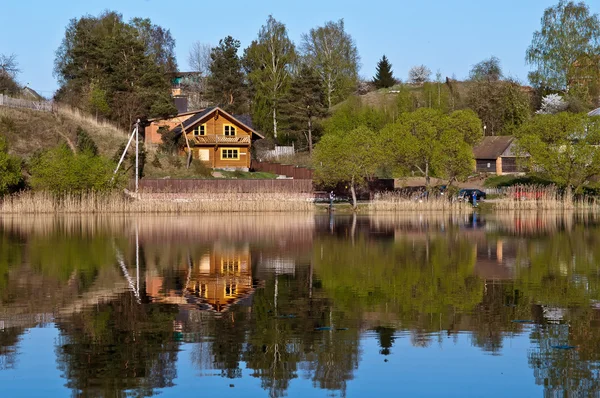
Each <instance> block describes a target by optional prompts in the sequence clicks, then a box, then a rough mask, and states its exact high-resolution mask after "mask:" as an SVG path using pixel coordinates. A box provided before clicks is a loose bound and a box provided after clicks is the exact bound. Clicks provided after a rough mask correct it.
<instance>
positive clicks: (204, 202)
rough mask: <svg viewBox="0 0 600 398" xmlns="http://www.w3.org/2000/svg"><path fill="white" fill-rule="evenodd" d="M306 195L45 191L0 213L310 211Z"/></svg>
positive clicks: (16, 199)
mask: <svg viewBox="0 0 600 398" xmlns="http://www.w3.org/2000/svg"><path fill="white" fill-rule="evenodd" d="M313 209H314V206H313V203H312V201H311V200H310V195H309V194H293V195H291V194H277V193H270V194H259V193H214V194H212V193H204V194H191V195H190V194H188V195H185V196H183V195H178V194H169V193H164V194H151V195H150V194H146V195H145V194H139V196H137V198H132V197H129V196H126V195H124V194H122V193H118V192H113V193H93V192H90V193H84V194H67V195H63V196H60V197H57V196H55V195H53V194H50V193H47V192H24V193H21V194H17V195H12V196H8V197H5V198H4V200H3V201H2V202H0V214H49V213H219V212H288V211H312V210H313Z"/></svg>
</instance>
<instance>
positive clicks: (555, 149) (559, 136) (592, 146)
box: [517, 112, 600, 191]
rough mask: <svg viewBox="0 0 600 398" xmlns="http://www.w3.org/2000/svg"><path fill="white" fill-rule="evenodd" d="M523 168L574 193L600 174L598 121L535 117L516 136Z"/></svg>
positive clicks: (578, 117)
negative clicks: (524, 160) (523, 161)
mask: <svg viewBox="0 0 600 398" xmlns="http://www.w3.org/2000/svg"><path fill="white" fill-rule="evenodd" d="M517 137H518V146H519V148H520V152H521V153H522V154H528V155H529V157H527V158H526V166H528V167H529V169H531V170H535V171H537V172H539V173H540V174H541V176H543V177H545V178H548V179H551V180H552V181H554V182H555V183H557V184H559V185H561V186H567V187H574V188H575V189H576V191H577V190H579V189H581V187H582V186H583V185H584V184H586V183H587V182H588V180H589V179H590V178H591V177H592V176H594V175H598V174H600V148H599V147H598V144H600V121H599V120H598V118H590V117H588V116H587V115H585V114H583V115H578V114H572V113H567V112H561V113H558V114H556V115H551V114H548V115H536V116H535V117H534V118H533V119H531V120H530V121H529V122H527V123H525V124H524V125H523V126H522V128H521V129H520V130H519V132H518V136H517Z"/></svg>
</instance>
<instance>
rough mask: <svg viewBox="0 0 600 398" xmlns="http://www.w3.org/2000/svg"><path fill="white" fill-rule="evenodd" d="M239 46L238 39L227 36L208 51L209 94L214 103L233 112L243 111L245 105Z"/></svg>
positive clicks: (244, 88)
mask: <svg viewBox="0 0 600 398" xmlns="http://www.w3.org/2000/svg"><path fill="white" fill-rule="evenodd" d="M239 48H240V41H239V40H236V39H234V38H233V37H231V36H227V37H226V38H224V39H221V40H219V45H218V46H217V47H214V48H213V49H212V50H211V52H210V58H211V60H212V62H211V64H210V76H209V78H208V85H209V96H210V98H211V99H212V101H213V102H214V103H215V104H218V105H220V106H222V107H223V109H225V110H226V111H227V112H233V113H244V111H245V107H246V105H247V104H246V87H245V83H244V73H243V71H242V61H241V59H240V57H239V56H238V50H239Z"/></svg>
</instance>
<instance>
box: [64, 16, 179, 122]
mask: <svg viewBox="0 0 600 398" xmlns="http://www.w3.org/2000/svg"><path fill="white" fill-rule="evenodd" d="M174 46H175V41H174V40H173V39H172V37H171V35H170V33H169V31H168V30H164V29H163V28H161V27H160V26H156V25H152V23H151V22H150V20H147V19H139V18H136V19H134V20H132V21H131V22H130V23H125V22H124V21H123V18H122V16H121V15H120V14H117V13H115V12H110V11H107V12H105V13H103V14H101V15H99V16H98V17H93V16H84V17H81V18H79V19H72V20H71V21H70V22H69V24H68V26H67V28H66V31H65V37H64V38H63V41H62V44H61V46H60V47H59V49H58V50H57V52H56V59H55V67H54V72H55V75H56V77H57V78H58V80H59V83H60V88H59V90H58V92H57V93H56V98H57V99H59V100H61V101H64V102H67V103H69V104H70V105H72V106H74V107H77V108H80V109H92V110H94V111H98V112H99V113H103V114H105V115H106V116H107V117H108V118H110V119H111V120H114V121H117V122H119V123H120V124H122V125H124V126H130V125H131V124H132V123H133V122H134V121H135V119H136V118H138V117H144V116H151V117H152V116H166V115H168V114H173V113H176V109H175V107H174V106H173V105H172V103H171V100H170V97H169V95H170V81H169V78H168V76H167V74H168V73H170V72H173V71H175V70H176V64H175V56H174ZM87 94H89V95H87Z"/></svg>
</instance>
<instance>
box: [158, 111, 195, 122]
mask: <svg viewBox="0 0 600 398" xmlns="http://www.w3.org/2000/svg"><path fill="white" fill-rule="evenodd" d="M203 110H204V109H196V110H195V111H187V112H181V113H178V114H177V115H175V116H173V117H166V118H165V117H153V118H152V119H148V121H149V122H154V121H157V120H166V119H174V118H176V117H181V116H187V115H193V114H194V113H197V112H202V111H203Z"/></svg>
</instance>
